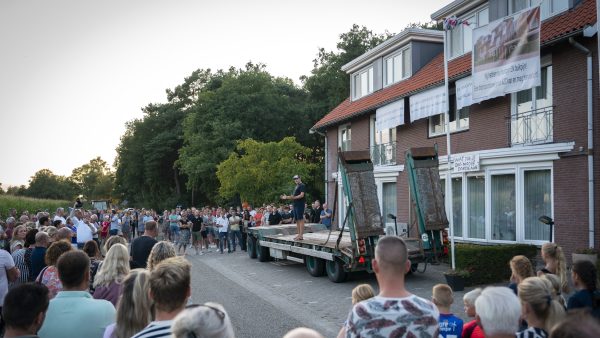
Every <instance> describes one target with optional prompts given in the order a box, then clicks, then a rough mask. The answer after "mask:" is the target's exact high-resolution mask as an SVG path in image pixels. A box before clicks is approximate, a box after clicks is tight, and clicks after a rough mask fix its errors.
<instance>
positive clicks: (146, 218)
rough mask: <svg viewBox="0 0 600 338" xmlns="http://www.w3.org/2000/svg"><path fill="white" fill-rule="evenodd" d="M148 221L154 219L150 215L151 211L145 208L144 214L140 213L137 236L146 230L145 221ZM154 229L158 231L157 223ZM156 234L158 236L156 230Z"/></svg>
mask: <svg viewBox="0 0 600 338" xmlns="http://www.w3.org/2000/svg"><path fill="white" fill-rule="evenodd" d="M150 221H154V218H153V217H152V212H151V211H150V210H146V211H145V213H144V215H142V222H141V223H138V228H137V232H138V236H143V235H144V232H145V231H146V223H148V222H150ZM156 231H158V224H157V226H156ZM156 235H157V236H158V232H157V234H156Z"/></svg>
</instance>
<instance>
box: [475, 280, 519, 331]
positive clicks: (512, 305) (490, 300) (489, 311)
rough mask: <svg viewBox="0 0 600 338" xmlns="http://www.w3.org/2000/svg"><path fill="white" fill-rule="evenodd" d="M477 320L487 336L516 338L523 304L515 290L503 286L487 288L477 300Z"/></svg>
mask: <svg viewBox="0 0 600 338" xmlns="http://www.w3.org/2000/svg"><path fill="white" fill-rule="evenodd" d="M475 308H476V309H477V315H476V317H477V322H478V323H479V325H480V326H481V329H482V331H483V332H484V334H485V337H486V338H514V337H515V333H516V332H517V330H518V329H519V321H520V318H521V304H520V302H519V298H518V297H517V296H516V295H515V293H514V291H512V290H511V289H509V288H507V287H503V286H490V287H487V288H485V289H484V290H483V291H482V292H481V295H479V297H477V299H476V300H475Z"/></svg>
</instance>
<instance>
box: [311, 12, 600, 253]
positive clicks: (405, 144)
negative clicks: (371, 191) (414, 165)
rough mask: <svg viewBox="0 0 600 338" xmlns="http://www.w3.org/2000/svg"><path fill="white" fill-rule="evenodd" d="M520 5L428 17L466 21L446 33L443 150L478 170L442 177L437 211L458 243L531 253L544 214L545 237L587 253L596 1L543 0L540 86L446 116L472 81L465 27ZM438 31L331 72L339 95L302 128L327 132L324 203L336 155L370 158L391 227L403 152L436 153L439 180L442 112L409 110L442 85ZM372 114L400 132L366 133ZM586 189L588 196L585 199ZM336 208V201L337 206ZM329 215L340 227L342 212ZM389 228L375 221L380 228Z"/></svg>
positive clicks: (398, 207)
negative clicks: (391, 120) (345, 81)
mask: <svg viewBox="0 0 600 338" xmlns="http://www.w3.org/2000/svg"><path fill="white" fill-rule="evenodd" d="M530 2H531V1H530V0H520V1H519V0H488V1H473V0H456V1H453V2H451V3H450V4H448V5H447V6H445V7H444V8H442V9H440V10H438V11H437V12H435V13H433V14H432V19H434V20H443V18H445V17H450V16H453V15H456V16H457V17H458V18H460V19H464V20H467V21H468V22H469V23H470V25H469V26H466V25H461V26H458V27H457V28H456V29H454V30H452V31H451V32H449V33H447V34H448V36H447V40H448V41H447V44H448V45H447V47H448V50H449V63H448V76H449V93H450V97H449V98H450V132H451V150H452V156H453V158H455V157H457V156H463V155H467V156H468V157H470V158H476V159H478V163H479V169H478V170H477V171H468V172H457V173H452V180H451V181H452V182H451V184H452V190H453V193H452V195H453V196H446V206H447V208H449V206H450V205H452V211H453V217H452V224H453V226H454V233H455V238H456V239H457V240H458V241H465V242H476V243H490V244H493V243H498V244H501V243H532V244H537V245H540V244H542V243H544V242H546V241H548V240H549V239H550V230H549V227H548V226H547V225H545V224H542V223H541V222H539V220H538V218H539V216H542V215H548V216H550V217H552V218H554V220H555V222H556V225H555V227H554V240H555V241H556V242H558V243H560V244H561V245H562V246H563V247H564V248H565V249H566V251H567V252H572V251H573V250H575V249H576V248H586V247H589V246H590V243H592V244H593V246H595V247H598V245H599V242H600V241H599V239H600V231H599V230H600V229H599V227H598V224H600V212H595V213H594V209H595V210H598V206H599V203H600V194H599V187H600V185H599V182H598V179H599V178H600V177H599V174H600V162H599V161H600V159H599V158H598V156H594V157H589V156H588V155H590V154H593V152H592V148H593V147H589V146H588V109H589V107H590V106H589V103H591V107H592V111H593V114H592V115H593V142H594V144H598V142H599V141H600V139H599V137H600V133H599V126H600V119H599V117H598V116H599V115H598V112H597V109H598V103H599V102H598V84H599V76H598V75H599V70H598V65H599V63H598V51H599V49H598V34H597V32H596V30H595V25H596V2H595V1H593V0H583V1H577V0H575V1H574V0H543V1H542V4H541V20H542V25H541V33H540V42H541V52H540V64H541V78H542V81H541V82H542V84H541V86H539V87H536V88H534V89H530V90H525V91H521V92H518V93H513V94H507V95H504V96H501V97H497V98H493V99H490V100H486V101H483V102H481V103H478V104H473V105H471V106H467V107H463V108H461V109H459V110H458V111H457V109H456V106H457V104H456V88H457V84H460V85H461V86H462V84H461V83H462V82H461V81H463V82H464V81H467V80H468V79H469V78H470V75H471V59H472V56H471V51H470V49H471V45H472V43H471V41H472V31H473V29H474V28H475V27H481V26H483V25H486V24H488V23H489V22H492V21H494V20H497V19H499V18H502V17H504V16H506V15H509V14H512V13H515V12H517V11H520V10H521V9H523V8H526V7H527V6H529V5H531V4H530ZM443 34H444V33H443V32H441V31H431V30H422V29H408V30H405V31H403V32H401V33H399V34H398V35H396V36H394V37H393V38H391V39H389V40H387V41H385V42H383V43H382V44H381V45H379V46H377V47H375V48H373V49H372V50H370V51H368V52H366V53H365V54H363V55H361V56H360V57H358V58H356V59H355V60H353V61H351V62H349V63H348V64H346V65H344V66H343V67H342V70H343V71H345V72H347V73H348V74H350V78H351V92H350V93H349V94H350V95H349V97H348V98H347V99H346V100H345V101H344V102H342V103H340V104H339V105H338V106H337V107H336V108H335V109H333V110H332V111H331V112H329V113H328V114H327V115H326V116H324V117H323V118H322V119H321V120H320V121H318V122H317V123H316V124H315V126H314V127H313V129H314V130H317V131H319V132H321V133H324V134H325V135H326V136H325V138H326V154H327V155H326V167H325V171H326V172H325V175H326V178H327V180H326V185H327V186H326V191H327V198H328V199H333V196H334V195H335V189H340V186H339V182H338V181H337V180H336V177H337V175H336V172H337V149H338V148H341V149H342V150H370V152H371V156H372V159H373V163H374V164H375V170H374V174H375V179H376V183H377V187H378V195H379V196H378V198H379V201H380V205H381V208H382V215H384V216H385V215H387V214H390V213H391V214H394V215H397V217H398V222H400V223H409V219H410V217H411V215H410V213H411V212H412V211H411V208H410V203H409V193H408V178H407V175H406V173H405V172H404V154H405V152H406V151H407V150H408V149H409V148H412V147H423V146H433V145H437V147H438V152H439V154H440V168H439V169H440V176H441V177H442V178H443V179H444V178H445V177H446V170H447V156H446V154H447V152H446V149H447V147H446V129H445V121H444V115H443V114H441V115H434V116H429V117H425V118H416V117H417V116H416V115H417V114H418V111H417V110H415V109H413V110H411V100H417V99H418V98H419V95H433V94H434V92H435V91H436V90H438V91H439V90H440V88H442V89H443V88H444V87H443V85H444V61H443V60H444V56H443ZM588 56H591V67H592V69H591V74H592V80H591V85H592V91H591V92H592V94H591V101H588V83H589V82H588V77H587V74H588V64H589V63H588ZM378 109H385V110H395V111H397V112H398V119H399V120H401V123H400V124H401V125H399V126H398V127H394V128H390V129H384V130H377V123H376V115H377V110H378ZM590 133H592V131H590ZM590 159H592V161H593V175H592V176H589V175H588V161H589V160H590ZM590 180H593V182H592V183H591V184H593V187H594V188H593V189H592V190H591V191H592V192H595V194H589V192H590V189H588V187H589V182H590ZM444 184H446V182H444ZM341 191H342V190H341V189H340V190H338V196H341V193H342V192H341ZM594 195H595V197H594ZM342 201H343V199H342V198H341V197H340V199H339V201H338V205H341V204H340V203H343V202H342ZM589 201H593V202H592V204H593V206H594V207H592V208H590V207H589V205H590V203H589ZM329 202H330V203H329V204H330V205H333V204H332V202H333V201H329ZM338 212H339V214H338V217H337V219H338V221H341V220H342V219H343V213H344V208H343V207H339V208H338ZM390 222H393V221H392V220H391V219H389V218H387V217H386V225H388V226H389V225H392V224H393V223H390ZM590 238H591V239H590Z"/></svg>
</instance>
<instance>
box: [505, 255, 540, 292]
mask: <svg viewBox="0 0 600 338" xmlns="http://www.w3.org/2000/svg"><path fill="white" fill-rule="evenodd" d="M510 271H511V273H512V274H511V276H510V282H511V283H510V284H509V285H508V287H509V288H510V289H511V290H513V292H514V293H515V294H516V295H518V294H519V292H518V289H517V287H518V286H519V284H520V283H521V282H522V281H523V280H524V279H525V278H527V277H533V276H535V274H534V273H533V266H532V265H531V261H530V260H529V258H527V257H525V256H523V255H518V256H515V257H513V258H512V259H511V260H510Z"/></svg>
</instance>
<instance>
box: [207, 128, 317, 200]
mask: <svg viewBox="0 0 600 338" xmlns="http://www.w3.org/2000/svg"><path fill="white" fill-rule="evenodd" d="M309 155H310V149H309V148H307V147H304V146H302V145H301V144H300V143H298V142H296V140H295V139H294V138H293V137H286V138H284V139H283V140H281V141H279V142H267V143H263V142H259V141H255V140H252V139H246V140H244V141H239V142H238V144H237V147H236V151H235V152H232V153H230V154H229V158H227V159H226V160H225V161H223V162H221V163H220V164H219V165H218V167H217V177H218V179H219V182H220V187H219V194H220V195H221V197H223V198H225V199H231V198H234V197H235V196H236V195H238V194H239V197H240V198H241V200H242V201H248V202H250V203H253V204H262V203H266V202H274V201H279V196H280V195H281V194H284V193H285V194H290V192H291V190H292V188H293V184H292V180H291V177H292V176H293V175H295V174H299V175H301V176H302V177H307V176H308V175H309V173H310V172H311V171H312V170H313V169H314V167H315V164H314V163H309V162H308V161H307V158H308V156H309Z"/></svg>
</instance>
